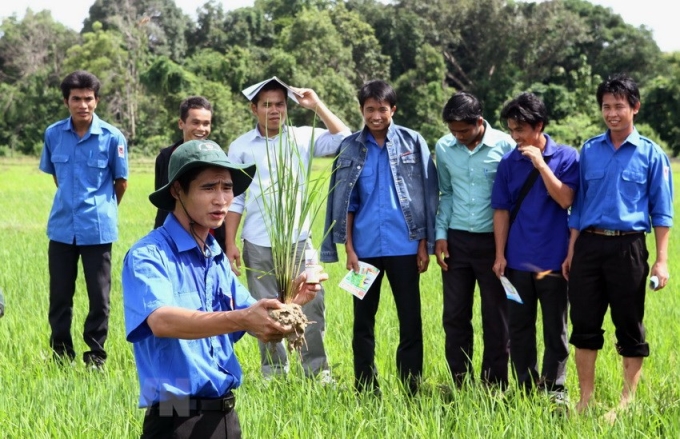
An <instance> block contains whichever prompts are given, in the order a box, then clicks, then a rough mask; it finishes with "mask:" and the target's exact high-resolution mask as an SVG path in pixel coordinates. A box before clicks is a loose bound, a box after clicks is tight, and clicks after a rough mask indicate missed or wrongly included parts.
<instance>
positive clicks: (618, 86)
mask: <svg viewBox="0 0 680 439" xmlns="http://www.w3.org/2000/svg"><path fill="white" fill-rule="evenodd" d="M608 93H610V94H613V95H614V96H616V97H617V98H625V99H626V100H627V101H628V103H629V104H630V106H631V107H635V106H636V105H637V104H638V102H640V90H639V89H638V86H637V83H636V82H635V81H634V80H633V78H631V77H630V76H628V75H626V74H625V73H616V74H614V75H612V76H609V77H608V78H607V79H605V80H604V81H602V83H601V84H600V85H599V86H598V87H597V104H598V105H599V106H600V108H602V99H603V98H604V95H606V94H608Z"/></svg>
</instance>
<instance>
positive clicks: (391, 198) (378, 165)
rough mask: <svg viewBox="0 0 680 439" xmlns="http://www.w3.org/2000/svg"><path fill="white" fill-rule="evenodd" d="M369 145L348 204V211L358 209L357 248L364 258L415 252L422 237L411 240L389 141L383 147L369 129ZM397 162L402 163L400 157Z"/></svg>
mask: <svg viewBox="0 0 680 439" xmlns="http://www.w3.org/2000/svg"><path fill="white" fill-rule="evenodd" d="M389 141H390V140H389V139H386V140H385V142H389ZM366 146H367V147H368V151H367V155H366V162H365V163H364V167H363V169H362V170H361V174H359V180H358V181H357V184H356V186H355V187H354V190H353V191H352V195H351V197H350V201H349V208H348V212H354V228H353V230H352V243H353V245H354V251H355V252H356V254H357V256H358V257H360V258H374V257H381V256H405V255H415V254H416V253H418V244H419V242H420V241H411V240H409V230H408V226H407V225H406V219H405V218H404V213H403V212H402V210H401V206H400V205H399V196H398V195H397V189H396V187H395V186H394V180H393V177H392V170H391V169H390V156H389V154H388V151H387V149H388V148H387V147H386V146H387V145H385V146H383V147H382V148H381V147H379V146H378V144H377V143H376V141H375V138H374V137H373V135H372V134H370V133H367V134H366ZM397 163H398V164H401V160H399V158H397Z"/></svg>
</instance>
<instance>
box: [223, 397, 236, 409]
mask: <svg viewBox="0 0 680 439" xmlns="http://www.w3.org/2000/svg"><path fill="white" fill-rule="evenodd" d="M235 406H236V397H235V396H234V395H229V396H227V397H226V398H222V411H223V412H226V413H229V412H231V411H232V410H234V407H235Z"/></svg>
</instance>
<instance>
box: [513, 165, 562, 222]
mask: <svg viewBox="0 0 680 439" xmlns="http://www.w3.org/2000/svg"><path fill="white" fill-rule="evenodd" d="M551 157H552V156H545V157H543V161H545V164H546V165H547V164H548V162H550V158H551ZM538 174H539V172H538V169H536V168H534V169H533V170H532V171H531V173H530V174H529V176H528V177H527V179H526V181H525V182H524V185H523V186H522V189H520V191H519V197H518V198H517V203H515V207H513V208H512V211H511V212H510V225H512V223H513V222H514V221H515V218H516V217H517V213H518V212H519V208H520V206H521V205H522V201H524V198H526V196H527V194H528V193H529V191H530V190H531V188H532V186H533V185H534V183H536V180H537V179H538Z"/></svg>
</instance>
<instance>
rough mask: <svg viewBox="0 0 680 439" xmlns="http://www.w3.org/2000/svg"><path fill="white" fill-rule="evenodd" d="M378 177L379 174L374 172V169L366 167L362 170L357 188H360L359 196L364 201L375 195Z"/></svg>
mask: <svg viewBox="0 0 680 439" xmlns="http://www.w3.org/2000/svg"><path fill="white" fill-rule="evenodd" d="M376 177H377V174H376V173H375V172H374V170H373V168H366V167H364V168H363V169H362V170H361V173H360V174H359V180H358V181H357V186H359V195H360V196H361V199H362V200H364V201H365V200H366V199H367V198H368V197H369V196H370V195H371V194H372V193H373V189H375V179H376Z"/></svg>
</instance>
